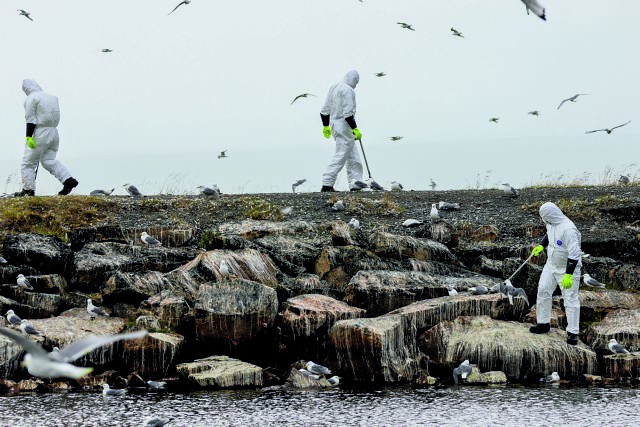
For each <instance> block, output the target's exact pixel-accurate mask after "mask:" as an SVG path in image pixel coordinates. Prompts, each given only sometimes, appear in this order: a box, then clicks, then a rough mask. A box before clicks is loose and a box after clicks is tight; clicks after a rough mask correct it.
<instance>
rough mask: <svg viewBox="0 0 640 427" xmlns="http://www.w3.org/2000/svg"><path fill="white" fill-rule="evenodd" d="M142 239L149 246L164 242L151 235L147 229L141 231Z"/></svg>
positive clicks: (159, 244)
mask: <svg viewBox="0 0 640 427" xmlns="http://www.w3.org/2000/svg"><path fill="white" fill-rule="evenodd" d="M140 241H141V242H142V243H144V244H145V245H147V246H162V243H160V241H159V240H158V239H156V238H155V237H152V236H149V235H148V234H147V232H146V231H143V232H142V233H140Z"/></svg>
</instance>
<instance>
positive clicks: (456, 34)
mask: <svg viewBox="0 0 640 427" xmlns="http://www.w3.org/2000/svg"><path fill="white" fill-rule="evenodd" d="M451 35H452V36H457V37H464V36H463V35H462V33H461V32H460V31H458V30H456V29H455V28H453V27H451Z"/></svg>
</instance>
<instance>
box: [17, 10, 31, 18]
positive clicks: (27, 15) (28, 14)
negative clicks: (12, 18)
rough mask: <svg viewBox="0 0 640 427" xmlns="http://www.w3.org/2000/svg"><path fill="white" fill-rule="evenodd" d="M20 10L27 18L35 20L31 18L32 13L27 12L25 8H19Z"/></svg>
mask: <svg viewBox="0 0 640 427" xmlns="http://www.w3.org/2000/svg"><path fill="white" fill-rule="evenodd" d="M18 12H20V15H22V16H24V17H25V18H27V19H28V20H29V21H33V19H32V18H31V14H30V13H29V12H27V11H26V10H24V9H18Z"/></svg>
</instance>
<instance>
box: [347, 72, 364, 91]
mask: <svg viewBox="0 0 640 427" xmlns="http://www.w3.org/2000/svg"><path fill="white" fill-rule="evenodd" d="M359 81H360V74H358V72H357V71H356V70H351V71H349V72H347V74H346V75H345V76H344V82H345V83H346V84H348V85H349V86H351V87H352V88H353V89H355V88H356V86H357V85H358V82H359Z"/></svg>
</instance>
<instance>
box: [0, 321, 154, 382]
mask: <svg viewBox="0 0 640 427" xmlns="http://www.w3.org/2000/svg"><path fill="white" fill-rule="evenodd" d="M0 334H1V335H4V336H5V337H7V338H9V339H11V340H12V341H15V342H16V343H17V344H18V345H20V346H21V347H22V348H23V349H24V351H25V352H26V354H25V356H24V359H23V362H22V364H21V365H22V366H24V367H26V368H27V371H29V373H30V374H31V375H33V376H35V377H40V378H70V379H74V380H77V379H79V378H82V377H84V376H86V375H88V374H89V373H91V371H93V368H83V367H80V366H74V365H72V364H71V363H70V362H73V361H75V360H77V359H79V358H81V357H82V356H84V355H85V354H87V353H89V352H91V351H93V350H95V349H96V348H98V347H102V346H105V345H108V344H112V343H114V342H116V341H121V340H135V339H140V338H144V337H146V336H147V335H148V334H149V332H147V331H146V330H141V331H137V332H130V333H127V334H118V335H91V336H89V337H87V338H84V339H81V340H80V341H76V342H74V343H71V344H69V345H68V346H66V347H64V348H63V349H61V350H59V351H55V352H51V353H48V352H47V351H46V350H44V349H43V348H42V347H41V346H40V345H39V344H37V343H35V342H33V341H32V340H30V339H29V338H27V337H24V336H22V335H20V334H18V333H16V332H14V331H12V330H11V329H7V328H0Z"/></svg>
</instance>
